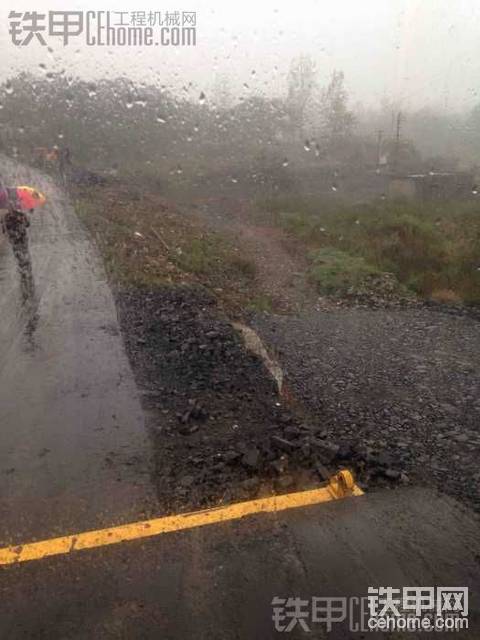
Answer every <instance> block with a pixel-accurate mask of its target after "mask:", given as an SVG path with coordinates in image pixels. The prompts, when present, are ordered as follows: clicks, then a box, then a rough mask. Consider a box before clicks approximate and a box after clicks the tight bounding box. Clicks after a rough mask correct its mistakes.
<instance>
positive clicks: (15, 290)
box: [0, 167, 480, 640]
mask: <svg viewBox="0 0 480 640" xmlns="http://www.w3.org/2000/svg"><path fill="white" fill-rule="evenodd" d="M2 170H3V169H2ZM10 171H11V172H12V174H13V173H14V172H13V171H12V168H11V167H10ZM13 180H14V181H15V182H16V183H21V182H27V184H28V183H32V182H33V183H34V184H35V185H36V186H38V187H39V188H41V189H42V190H44V191H45V192H46V193H47V194H48V196H49V200H50V205H49V207H48V208H47V209H46V210H44V211H42V212H41V213H40V212H38V213H35V214H34V217H33V224H32V229H31V246H30V250H31V257H32V266H33V276H34V281H35V292H34V294H33V293H32V292H30V293H31V295H29V296H25V295H22V290H21V287H20V280H19V277H18V273H17V270H16V265H15V263H14V261H13V258H12V255H11V251H10V248H9V246H7V245H5V244H3V246H2V247H1V248H0V308H1V318H2V322H1V323H0V358H1V359H0V439H1V440H0V442H1V445H0V543H1V546H5V545H7V544H10V543H15V544H19V543H21V542H26V541H31V540H35V539H39V538H45V537H52V536H54V535H61V534H67V533H75V532H77V531H85V530H88V529H92V528H99V527H102V526H108V525H112V524H115V523H122V522H129V521H131V520H134V519H135V520H136V519H138V518H141V517H142V515H143V512H144V511H145V510H150V511H154V510H155V507H154V500H153V498H152V494H151V485H150V476H149V455H150V447H149V442H148V438H147V433H146V430H145V426H144V422H143V416H142V412H141V409H140V405H139V402H138V398H137V391H136V388H135V384H134V382H133V378H132V374H131V371H130V368H129V365H128V362H127V359H126V356H125V353H124V350H123V346H122V341H121V337H120V335H119V333H118V326H117V322H116V314H115V308H114V304H113V300H112V296H111V293H110V291H109V289H108V286H107V284H106V281H105V275H104V272H103V268H102V266H101V264H100V262H99V260H98V256H97V255H96V252H95V250H94V249H93V248H92V246H91V244H90V242H89V241H88V238H87V236H86V235H85V232H84V230H83V228H82V227H81V225H79V223H78V221H77V219H76V218H75V215H74V212H73V210H72V208H71V206H70V205H69V203H68V201H67V200H66V199H64V197H63V196H62V194H61V193H60V192H59V191H57V190H56V189H55V188H54V186H53V184H52V183H51V182H50V181H49V180H48V179H44V178H41V177H39V176H36V175H33V176H32V175H28V172H27V173H26V175H25V174H23V173H22V174H21V175H20V176H13V177H12V181H13ZM132 463H133V464H132ZM478 532H479V526H478V520H477V519H476V518H475V517H474V516H473V515H472V514H471V513H468V512H467V511H466V510H465V509H464V508H462V507H460V506H459V505H457V504H456V503H455V502H453V501H452V500H448V499H445V498H443V497H439V496H437V495H435V494H433V493H430V492H427V491H423V490H415V489H409V490H406V489H405V490H400V491H396V492H390V491H386V492H385V493H382V494H380V493H379V494H376V495H370V496H363V497H361V498H352V499H348V500H344V501H340V502H337V503H330V504H326V505H319V506H315V507H309V508H302V509H297V510H293V511H289V512H283V513H280V514H261V515H258V516H252V517H250V518H248V519H246V520H244V521H239V522H230V523H225V524H221V525H215V526H212V527H206V528H204V529H198V530H191V531H185V532H182V533H171V534H167V535H163V536H159V537H157V538H152V539H146V540H142V541H134V542H129V543H123V544H119V545H116V546H112V547H103V548H99V549H95V550H91V551H80V552H75V553H73V554H71V555H64V556H59V557H56V558H49V559H43V560H38V561H33V562H30V563H28V562H27V563H25V564H22V565H18V566H17V565H12V566H4V567H0V638H2V640H3V639H4V638H5V639H8V640H10V639H12V640H17V639H19V640H23V639H27V638H32V639H33V638H35V640H39V639H40V640H41V639H47V638H48V640H57V639H58V640H67V639H68V640H70V639H72V640H73V639H75V640H77V639H84V638H85V639H87V638H88V639H92V638H93V639H97V638H98V639H104V638H105V639H109V638H125V639H128V640H130V639H131V638H134V639H136V638H139V639H140V638H142V639H147V638H152V639H153V638H155V639H158V638H172V639H175V640H188V639H190V638H192V639H193V638H195V639H196V640H202V639H205V640H207V639H208V640H212V639H216V638H218V639H219V640H220V639H222V640H229V639H232V640H233V639H239V640H243V639H249V640H250V639H257V638H258V639H262V640H265V639H266V638H272V637H276V635H279V634H276V632H275V630H274V627H273V623H272V619H271V618H272V606H271V601H272V598H274V597H275V596H279V597H283V598H288V597H296V596H301V597H302V598H304V599H307V600H308V599H311V598H312V597H313V596H323V597H329V596H341V597H346V596H349V595H351V596H357V597H360V596H365V594H366V592H367V589H368V586H392V587H404V586H452V585H453V586H468V587H469V588H470V589H471V594H470V610H471V613H470V631H469V632H468V633H466V634H457V635H456V636H455V637H458V638H462V637H467V638H477V637H479V634H480V625H479V613H478V611H479V609H478V602H479V597H480V588H479V573H480V571H479V558H480V536H479V535H478ZM355 615H357V614H355ZM353 622H358V619H357V617H355V619H354V620H353ZM308 624H309V626H311V630H312V633H310V634H309V635H307V634H306V633H304V631H302V628H301V626H299V625H297V626H295V628H294V629H293V630H292V632H291V633H289V634H288V635H289V637H295V638H302V637H303V638H305V637H311V638H323V637H332V638H349V637H352V636H351V634H350V632H349V631H348V628H347V627H345V626H343V627H342V626H340V625H338V626H335V627H334V629H333V630H332V632H331V633H328V634H327V633H326V632H325V631H324V630H322V629H323V628H322V627H321V626H320V625H318V624H311V625H310V623H308ZM280 637H281V636H280ZM353 637H361V636H360V635H357V636H353ZM368 637H372V638H373V637H375V636H374V635H372V634H368ZM408 637H410V638H413V637H415V635H414V634H409V636H408ZM435 637H438V638H440V637H442V634H435Z"/></svg>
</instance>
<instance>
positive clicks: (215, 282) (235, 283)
mask: <svg viewBox="0 0 480 640" xmlns="http://www.w3.org/2000/svg"><path fill="white" fill-rule="evenodd" d="M113 203H114V206H112V205H113ZM75 209H76V211H77V213H78V214H79V216H80V218H81V219H82V220H83V222H84V224H85V225H86V227H87V228H88V229H89V231H90V233H91V234H92V236H93V237H94V238H95V241H96V244H97V246H98V248H99V250H100V252H101V254H102V258H103V262H104V264H105V268H106V271H107V273H108V276H109V278H110V280H111V281H112V283H113V284H115V285H119V286H125V285H126V286H130V285H134V286H147V287H155V286H158V285H162V286H165V285H169V284H171V285H176V284H186V283H187V284H198V285H202V286H205V287H206V288H208V289H210V290H213V291H214V292H215V294H216V296H217V298H218V299H219V302H220V303H221V304H223V305H224V306H225V307H228V308H229V310H230V311H232V312H233V315H236V314H237V313H238V312H239V309H243V308H245V307H246V306H249V305H250V303H251V301H252V299H253V300H254V302H252V304H255V296H256V294H257V290H256V286H255V276H256V268H255V264H254V263H253V262H251V261H249V260H248V259H246V258H245V257H244V256H243V255H242V254H241V253H240V250H239V249H238V247H236V246H235V245H234V244H233V243H232V242H230V241H229V240H228V239H226V238H224V237H222V236H220V235H219V234H217V233H213V232H210V231H208V230H206V229H205V228H204V227H203V225H202V224H201V223H200V221H195V220H192V219H190V218H188V217H186V216H184V215H181V214H179V213H178V212H177V211H176V210H175V209H174V208H173V207H172V208H169V206H168V204H167V203H166V201H165V200H163V199H162V198H161V197H160V196H158V194H156V193H145V194H143V195H142V196H141V197H136V196H135V193H134V191H133V190H132V189H131V187H130V185H128V184H125V183H118V184H115V185H114V186H111V187H88V188H83V189H77V190H76V192H75Z"/></svg>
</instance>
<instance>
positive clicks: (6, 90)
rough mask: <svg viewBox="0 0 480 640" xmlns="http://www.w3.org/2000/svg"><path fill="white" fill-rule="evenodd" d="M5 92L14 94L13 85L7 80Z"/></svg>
mask: <svg viewBox="0 0 480 640" xmlns="http://www.w3.org/2000/svg"><path fill="white" fill-rule="evenodd" d="M5 92H6V93H8V95H12V93H13V87H12V84H11V83H10V82H7V84H6V85H5Z"/></svg>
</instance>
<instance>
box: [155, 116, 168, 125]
mask: <svg viewBox="0 0 480 640" xmlns="http://www.w3.org/2000/svg"><path fill="white" fill-rule="evenodd" d="M157 122H159V123H160V124H165V123H166V122H167V121H166V120H165V119H164V118H162V117H161V116H157Z"/></svg>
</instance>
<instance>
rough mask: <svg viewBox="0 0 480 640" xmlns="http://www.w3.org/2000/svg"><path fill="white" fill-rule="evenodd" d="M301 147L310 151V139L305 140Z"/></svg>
mask: <svg viewBox="0 0 480 640" xmlns="http://www.w3.org/2000/svg"><path fill="white" fill-rule="evenodd" d="M303 148H304V149H305V151H310V149H311V147H310V140H305V142H304V144H303Z"/></svg>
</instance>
